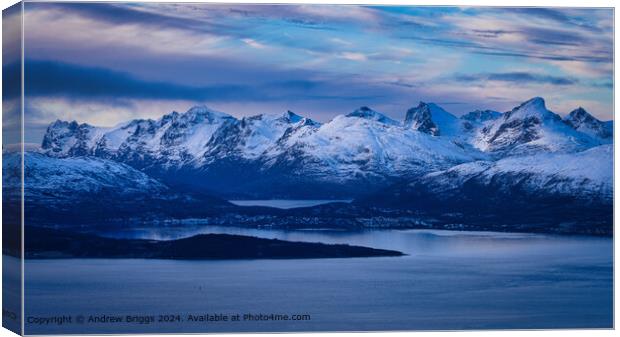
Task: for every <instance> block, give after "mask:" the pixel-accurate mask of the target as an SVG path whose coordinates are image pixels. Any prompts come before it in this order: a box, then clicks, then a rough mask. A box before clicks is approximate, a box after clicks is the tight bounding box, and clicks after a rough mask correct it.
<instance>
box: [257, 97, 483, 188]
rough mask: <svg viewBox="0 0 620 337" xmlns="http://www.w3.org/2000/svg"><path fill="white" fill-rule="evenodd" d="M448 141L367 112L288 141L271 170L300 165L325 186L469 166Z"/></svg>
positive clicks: (466, 156)
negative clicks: (324, 181)
mask: <svg viewBox="0 0 620 337" xmlns="http://www.w3.org/2000/svg"><path fill="white" fill-rule="evenodd" d="M475 158H479V157H476V156H475V154H471V153H468V152H467V151H465V150H464V149H462V148H461V147H459V146H457V145H456V144H454V143H452V142H451V141H449V140H448V139H443V138H439V137H433V136H431V135H428V134H426V133H422V132H415V131H413V130H411V129H409V128H406V127H403V126H402V125H401V124H400V123H398V122H396V121H394V120H392V119H390V118H389V117H387V116H385V115H383V114H381V113H379V112H376V111H374V110H372V109H370V108H367V107H362V108H360V109H358V110H356V111H354V112H352V113H350V114H347V115H340V116H337V117H335V118H334V119H333V120H331V121H330V122H328V123H325V124H323V125H321V126H320V127H318V128H316V129H314V130H313V131H312V132H306V133H305V134H304V135H303V137H296V138H292V140H291V141H288V142H286V143H285V144H284V145H283V147H282V148H281V153H280V154H279V155H278V156H276V157H274V158H273V159H271V160H269V161H268V163H269V164H270V165H273V164H275V163H278V164H279V165H282V164H283V163H286V162H295V161H298V160H300V159H301V160H304V162H305V166H304V173H306V174H312V175H316V176H321V177H323V178H325V179H329V180H335V181H339V180H344V181H347V180H354V179H358V178H372V177H382V178H385V177H390V176H391V177H394V176H399V175H400V176H403V175H404V176H411V175H415V174H420V173H421V172H429V170H433V169H438V168H441V167H449V166H451V165H454V164H455V163H462V162H466V161H471V160H474V159H475Z"/></svg>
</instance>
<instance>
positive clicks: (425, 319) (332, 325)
mask: <svg viewBox="0 0 620 337" xmlns="http://www.w3.org/2000/svg"><path fill="white" fill-rule="evenodd" d="M207 232H212V233H235V234H247V235H255V236H261V237H268V238H281V239H287V240H294V241H301V240H303V241H319V242H334V243H335V242H338V243H350V244H357V245H364V246H370V247H377V248H390V249H396V250H401V251H403V252H405V253H407V254H409V255H407V256H404V257H387V258H385V257H382V258H351V259H313V260H241V261H163V260H129V259H125V260H111V259H101V260H94V259H73V260H29V261H27V262H26V266H25V269H26V284H25V292H26V301H25V310H26V317H28V316H30V317H43V316H50V315H60V314H63V315H69V316H76V315H83V316H86V317H88V316H89V315H101V314H107V315H159V314H171V315H173V316H174V315H177V314H178V315H180V316H181V318H182V319H183V320H184V322H181V323H179V322H172V323H160V322H154V323H151V324H137V323H127V322H122V323H90V324H89V323H84V324H64V325H36V324H26V333H28V334H35V333H77V332H81V333H120V332H123V333H125V332H156V331H159V332H230V331H302V330H311V331H326V330H328V331H334V330H347V331H350V330H356V331H359V330H409V329H415V330H429V329H431V330H433V329H441V330H445V329H533V328H610V327H612V314H613V313H612V304H613V302H612V259H613V255H612V251H613V245H612V240H611V239H609V238H592V237H562V236H550V235H532V234H506V233H491V232H452V231H430V230H409V231H396V230H389V231H368V232H344V231H343V232H338V231H279V230H257V229H243V228H221V227H200V226H194V227H186V228H174V227H168V228H163V229H161V228H145V227H143V228H139V229H136V230H125V231H119V232H115V233H114V235H116V236H122V237H143V238H157V239H171V238H177V237H184V236H188V235H194V234H196V233H207ZM108 234H109V235H112V233H108ZM206 313H212V314H215V313H224V314H229V315H234V314H241V315H243V314H246V313H252V314H258V313H264V314H272V313H273V314H291V315H292V314H304V315H310V317H311V319H310V320H307V321H290V320H289V321H260V322H256V321H240V322H207V323H205V322H200V323H196V322H194V323H189V322H187V315H188V314H194V315H196V314H206ZM155 318H156V319H157V317H155Z"/></svg>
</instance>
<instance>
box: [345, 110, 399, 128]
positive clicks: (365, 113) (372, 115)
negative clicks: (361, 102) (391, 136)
mask: <svg viewBox="0 0 620 337" xmlns="http://www.w3.org/2000/svg"><path fill="white" fill-rule="evenodd" d="M346 117H357V118H363V119H368V120H374V121H377V122H381V123H385V124H398V122H396V121H395V120H393V119H391V118H390V117H388V116H386V115H384V114H382V113H380V112H377V111H375V110H373V109H371V108H369V107H367V106H362V107H360V108H359V109H357V110H355V111H353V112H351V113H349V114H347V115H346Z"/></svg>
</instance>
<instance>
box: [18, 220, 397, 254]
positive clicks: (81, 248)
mask: <svg viewBox="0 0 620 337" xmlns="http://www.w3.org/2000/svg"><path fill="white" fill-rule="evenodd" d="M25 240H26V241H25V245H26V248H27V249H26V256H25V257H26V258H28V259H60V258H119V259H120V258H122V259H174V260H211V259H222V260H234V259H316V258H345V257H380V256H402V255H404V254H403V253H402V252H398V251H394V250H385V249H375V248H369V247H361V246H351V245H346V244H324V243H311V242H292V241H284V240H277V239H263V238H257V237H253V236H242V235H229V234H201V235H196V236H192V237H189V238H183V239H177V240H165V241H164V240H162V241H160V240H143V239H114V238H106V237H100V236H96V235H90V234H82V233H73V232H67V231H62V230H56V229H48V228H40V227H26V235H25ZM8 253H11V252H8Z"/></svg>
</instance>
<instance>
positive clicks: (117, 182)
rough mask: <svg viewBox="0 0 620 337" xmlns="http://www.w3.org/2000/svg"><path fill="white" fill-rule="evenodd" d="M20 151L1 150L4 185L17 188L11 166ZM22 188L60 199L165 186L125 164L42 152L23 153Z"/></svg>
mask: <svg viewBox="0 0 620 337" xmlns="http://www.w3.org/2000/svg"><path fill="white" fill-rule="evenodd" d="M20 164H21V156H20V155H19V153H5V154H3V162H2V167H3V170H4V171H5V172H7V173H8V174H6V175H3V184H4V186H5V187H7V188H9V189H11V188H19V186H20V183H21V182H20V176H19V174H18V172H17V171H15V170H11V168H14V167H19V166H20ZM24 172H25V173H24V190H25V194H26V198H29V199H30V198H32V199H34V200H37V202H43V201H49V202H59V201H61V200H64V199H65V198H69V199H75V198H80V196H84V195H94V194H97V193H101V192H105V193H114V194H116V195H136V194H141V195H153V194H159V193H163V192H166V191H168V188H167V187H166V186H164V185H163V184H161V183H160V182H158V181H157V180H155V179H152V178H150V177H149V176H147V175H146V174H144V173H142V172H140V171H138V170H136V169H133V168H131V167H130V166H128V165H125V164H121V163H117V162H114V161H110V160H105V159H100V158H93V157H75V158H54V157H50V156H47V155H45V154H41V153H34V152H25V153H24Z"/></svg>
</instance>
